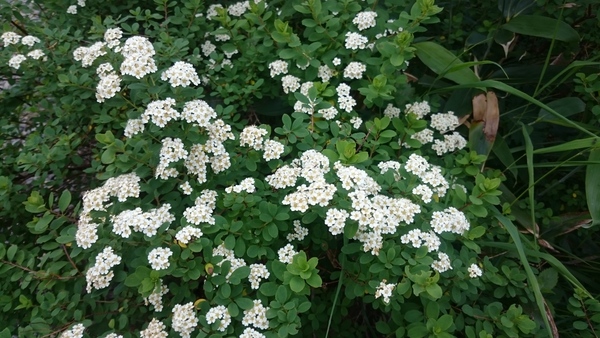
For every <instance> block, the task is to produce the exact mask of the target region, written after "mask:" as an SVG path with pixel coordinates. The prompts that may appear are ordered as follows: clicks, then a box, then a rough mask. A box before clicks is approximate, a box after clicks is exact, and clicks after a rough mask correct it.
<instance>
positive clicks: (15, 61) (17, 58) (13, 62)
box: [8, 54, 27, 69]
mask: <svg viewBox="0 0 600 338" xmlns="http://www.w3.org/2000/svg"><path fill="white" fill-rule="evenodd" d="M25 60H27V57H25V55H23V54H15V55H13V56H12V57H11V58H10V59H9V60H8V66H9V67H12V68H14V69H19V68H20V67H21V63H23V61H25Z"/></svg>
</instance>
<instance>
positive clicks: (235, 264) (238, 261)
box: [213, 243, 246, 281]
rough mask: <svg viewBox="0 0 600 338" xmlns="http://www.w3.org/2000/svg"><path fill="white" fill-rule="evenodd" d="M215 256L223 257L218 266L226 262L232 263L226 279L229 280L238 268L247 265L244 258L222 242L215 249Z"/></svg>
mask: <svg viewBox="0 0 600 338" xmlns="http://www.w3.org/2000/svg"><path fill="white" fill-rule="evenodd" d="M213 256H221V257H223V260H222V261H220V262H219V263H217V265H218V266H221V265H222V264H223V263H225V262H230V263H231V268H230V269H229V272H228V273H227V276H225V279H226V280H227V281H229V277H230V276H231V274H232V273H233V272H234V271H235V270H236V269H237V268H241V267H242V266H246V262H245V261H244V260H243V259H242V258H236V257H235V254H234V253H233V250H229V249H227V248H225V244H223V243H221V245H219V246H218V247H216V248H214V249H213Z"/></svg>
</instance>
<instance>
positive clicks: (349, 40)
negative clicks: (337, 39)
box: [345, 32, 369, 50]
mask: <svg viewBox="0 0 600 338" xmlns="http://www.w3.org/2000/svg"><path fill="white" fill-rule="evenodd" d="M368 42H369V39H367V37H366V36H363V35H360V34H359V33H354V32H348V33H346V41H345V46H346V49H350V50H357V49H365V48H367V43H368Z"/></svg>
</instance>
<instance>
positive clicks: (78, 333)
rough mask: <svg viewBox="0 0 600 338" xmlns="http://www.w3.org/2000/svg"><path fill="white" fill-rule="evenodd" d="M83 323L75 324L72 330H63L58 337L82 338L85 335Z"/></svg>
mask: <svg viewBox="0 0 600 338" xmlns="http://www.w3.org/2000/svg"><path fill="white" fill-rule="evenodd" d="M83 330H85V326H83V324H77V325H74V326H73V327H72V328H71V329H70V330H66V331H63V332H62V333H61V334H60V336H58V338H81V337H83Z"/></svg>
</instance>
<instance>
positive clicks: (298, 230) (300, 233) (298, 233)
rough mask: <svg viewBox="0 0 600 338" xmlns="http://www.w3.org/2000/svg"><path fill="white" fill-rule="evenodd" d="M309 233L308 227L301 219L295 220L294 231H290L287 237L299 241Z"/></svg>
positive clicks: (289, 239)
mask: <svg viewBox="0 0 600 338" xmlns="http://www.w3.org/2000/svg"><path fill="white" fill-rule="evenodd" d="M307 235H308V229H307V228H305V227H303V226H302V225H301V223H300V221H299V220H294V232H293V233H289V234H288V235H287V236H286V238H287V240H288V241H289V242H291V241H293V240H295V239H297V240H299V241H301V240H303V239H304V237H306V236H307Z"/></svg>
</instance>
